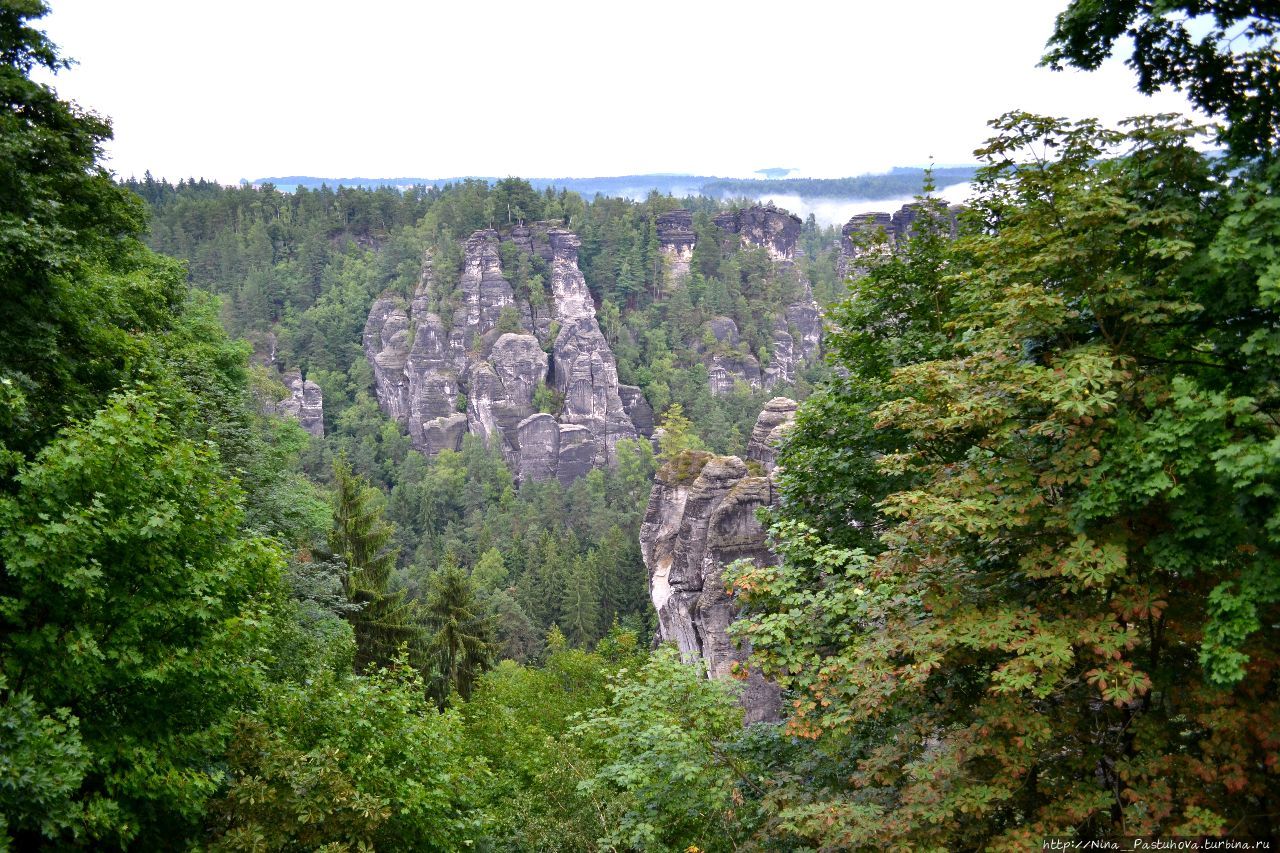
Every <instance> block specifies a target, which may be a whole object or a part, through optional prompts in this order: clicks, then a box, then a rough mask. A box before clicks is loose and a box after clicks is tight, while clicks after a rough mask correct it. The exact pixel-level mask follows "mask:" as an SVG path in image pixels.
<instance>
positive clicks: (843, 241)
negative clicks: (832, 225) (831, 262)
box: [836, 202, 961, 279]
mask: <svg viewBox="0 0 1280 853" xmlns="http://www.w3.org/2000/svg"><path fill="white" fill-rule="evenodd" d="M920 210H921V203H920V202H911V203H909V204H904V205H903V206H902V207H901V208H899V209H898V211H897V213H885V212H882V211H881V212H875V213H859V214H857V215H856V216H853V217H852V218H850V219H849V221H848V222H846V223H845V224H844V226H843V227H842V228H841V229H840V256H839V257H838V258H837V259H836V274H837V275H838V276H839V277H840V278H841V279H843V278H845V277H846V276H848V275H859V274H860V272H861V271H863V270H864V269H865V266H864V265H860V264H859V263H858V259H859V258H861V257H865V256H867V255H870V254H874V253H877V252H893V251H895V250H896V249H897V247H898V246H900V245H902V244H903V243H905V242H906V241H907V240H909V239H911V236H912V234H914V233H915V222H916V220H917V219H918V218H919V217H920ZM960 210H961V208H960V207H959V206H952V207H949V208H946V210H945V212H943V217H944V219H945V227H946V229H947V232H948V234H950V235H951V236H955V233H956V230H957V225H958V215H959V212H960ZM881 233H882V234H883V238H882V239H877V236H878V235H879V234H881Z"/></svg>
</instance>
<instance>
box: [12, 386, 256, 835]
mask: <svg viewBox="0 0 1280 853" xmlns="http://www.w3.org/2000/svg"><path fill="white" fill-rule="evenodd" d="M15 485H16V489H15V491H14V492H13V493H12V494H6V495H3V496H0V529H3V530H4V534H3V536H0V560H2V561H3V565H4V569H5V573H4V581H3V592H2V594H0V623H2V624H3V639H2V640H0V662H2V664H3V677H4V678H5V680H6V681H7V682H8V684H9V685H10V689H11V690H13V691H15V692H16V695H17V696H18V697H22V698H20V700H18V701H19V704H18V705H17V706H16V707H18V708H22V707H23V706H24V705H25V706H26V707H27V708H34V709H35V710H34V713H36V714H38V715H39V717H42V718H45V719H50V718H52V719H58V720H62V721H64V723H63V724H64V725H68V726H70V725H71V724H72V718H73V717H74V719H75V720H78V721H79V723H78V729H79V735H80V739H81V741H82V742H83V745H84V749H85V750H86V751H87V753H88V755H89V756H90V760H91V766H92V768H93V772H92V774H89V775H86V776H85V778H84V779H83V781H82V783H81V784H79V785H77V786H76V787H75V790H74V791H67V793H68V794H70V797H71V799H72V801H73V802H74V808H76V809H77V810H79V811H80V822H79V823H78V824H77V825H75V826H74V827H70V828H69V829H70V831H69V835H64V836H63V837H76V838H79V839H83V840H97V841H98V842H100V843H103V844H127V843H140V844H158V843H161V841H160V840H161V839H164V838H169V837H171V836H173V835H177V836H179V837H181V836H184V835H186V834H187V833H189V832H190V831H191V829H192V827H193V826H194V825H197V824H198V822H199V820H200V816H201V814H202V810H203V807H204V802H205V800H206V798H207V797H209V796H210V795H211V794H212V793H213V792H214V791H215V790H216V788H217V784H218V778H219V777H218V774H217V771H216V770H214V769H213V768H212V767H211V766H210V763H209V762H210V759H211V757H212V756H213V755H215V754H216V751H217V749H218V744H219V739H220V734H219V732H220V728H221V726H222V725H223V723H224V722H225V721H226V719H227V717H228V715H229V714H230V713H231V712H232V711H233V709H235V708H236V707H237V706H238V704H239V703H241V702H244V701H245V700H247V699H248V698H249V695H250V691H251V690H252V689H253V685H254V680H253V672H252V669H251V667H250V665H249V662H248V660H247V654H246V653H247V651H248V649H249V648H251V646H249V645H248V644H250V643H252V642H253V641H254V637H255V634H256V631H255V629H254V627H253V626H254V620H253V618H252V613H253V612H254V610H255V609H256V608H257V607H258V606H259V605H258V604H255V602H254V597H255V595H257V594H258V593H259V592H260V591H262V590H265V589H266V588H268V587H269V586H270V584H271V583H272V578H273V577H274V575H275V573H276V572H278V570H279V557H278V555H277V553H276V552H275V551H274V550H273V549H272V548H271V547H269V546H268V545H267V544H266V543H264V542H261V541H257V540H251V539H245V538H243V537H242V536H241V535H240V534H239V531H238V528H239V524H240V522H241V514H240V510H239V507H238V506H237V502H238V500H239V497H240V494H239V491H238V489H236V488H235V487H234V485H232V484H231V483H229V482H228V481H226V480H225V479H223V478H222V477H221V476H220V475H219V467H218V464H217V459H216V455H215V452H214V449H213V448H212V447H211V446H210V445H209V444H208V443H200V444H197V443H195V442H192V441H190V440H188V439H186V438H184V437H182V436H181V434H180V433H179V432H178V431H177V429H176V428H175V426H174V424H173V423H172V421H171V420H170V418H169V416H168V413H167V411H166V407H165V405H164V404H163V403H162V402H161V401H160V400H158V399H157V398H156V396H155V395H154V394H153V393H151V392H149V391H146V390H138V391H130V392H123V393H120V394H118V395H115V396H114V397H112V398H111V400H110V401H109V402H108V404H107V405H106V406H105V407H104V408H103V409H102V410H101V411H100V412H99V413H98V414H97V415H96V416H94V417H93V418H92V419H91V420H89V421H87V422H84V423H81V424H77V425H74V426H71V427H68V428H67V429H65V430H64V431H63V432H62V433H61V434H60V435H59V436H58V437H57V438H55V439H54V440H53V441H52V442H50V443H49V444H48V445H47V446H46V447H45V448H44V449H43V450H42V451H41V452H40V454H39V455H38V456H37V457H36V458H35V459H33V460H31V461H30V462H29V463H27V464H25V465H23V466H22V468H21V469H20V471H19V473H18V475H17V477H16V483H15ZM11 701H12V700H11ZM31 703H34V704H31ZM27 716H30V713H28V714H27ZM46 730H47V726H46ZM70 743H74V741H71V742H70ZM86 769H87V768H86ZM64 790H65V789H64ZM69 808H71V806H69V805H67V804H66V803H65V802H64V803H60V804H58V805H56V806H52V805H51V808H50V813H51V814H53V815H63V816H64V817H62V818H57V819H54V818H41V819H40V821H41V823H42V824H43V825H44V827H45V828H52V827H54V826H57V827H58V828H61V829H63V830H64V832H65V831H66V830H67V827H66V819H65V816H66V815H67V814H68V813H69V812H68V809H69ZM50 820H55V823H50V822H49V821H50Z"/></svg>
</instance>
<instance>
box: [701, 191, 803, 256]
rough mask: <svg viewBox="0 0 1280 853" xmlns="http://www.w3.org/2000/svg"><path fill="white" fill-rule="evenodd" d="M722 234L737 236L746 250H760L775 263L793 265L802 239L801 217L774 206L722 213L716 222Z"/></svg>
mask: <svg viewBox="0 0 1280 853" xmlns="http://www.w3.org/2000/svg"><path fill="white" fill-rule="evenodd" d="M714 222H715V224H716V227H718V228H719V229H720V230H722V231H724V232H726V233H729V234H736V235H738V239H739V240H740V241H741V242H742V245H743V246H761V247H763V248H764V249H765V251H767V252H768V253H769V257H771V258H773V259H774V260H775V261H793V260H795V257H796V241H797V240H798V239H799V238H800V217H798V216H796V215H795V214H794V213H788V212H787V211H785V210H783V209H781V208H779V207H774V206H773V205H772V204H764V205H759V204H758V205H755V206H753V207H744V208H742V209H741V210H734V211H730V212H728V213H721V214H720V215H719V216H717V217H716V218H715V220H714Z"/></svg>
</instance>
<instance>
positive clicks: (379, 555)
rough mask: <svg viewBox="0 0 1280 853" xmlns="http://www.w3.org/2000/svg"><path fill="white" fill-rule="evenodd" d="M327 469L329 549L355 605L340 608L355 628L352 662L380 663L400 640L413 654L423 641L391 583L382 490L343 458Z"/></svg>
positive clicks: (413, 613) (411, 606)
mask: <svg viewBox="0 0 1280 853" xmlns="http://www.w3.org/2000/svg"><path fill="white" fill-rule="evenodd" d="M333 475H334V486H335V493H334V508H333V510H334V511H333V530H332V531H331V532H330V535H329V550H330V552H331V553H332V554H333V556H334V557H336V558H337V559H338V560H341V561H342V563H343V564H344V566H345V571H344V572H343V575H342V586H343V591H344V592H345V593H346V597H347V600H348V601H349V602H351V604H353V605H358V607H359V609H355V608H352V609H350V610H348V611H346V616H347V618H348V619H349V620H350V621H351V625H352V627H353V628H354V629H355V637H356V650H357V651H356V666H357V667H359V668H364V667H367V666H373V665H383V666H386V665H388V664H389V663H390V662H391V661H392V660H393V659H394V657H395V655H396V653H397V649H398V648H399V647H400V646H401V645H405V644H407V645H408V646H410V647H412V648H413V649H414V651H415V659H416V655H417V650H418V648H419V647H420V645H421V643H422V641H423V631H422V624H421V617H420V616H419V613H418V609H417V607H416V606H415V603H414V602H413V601H411V600H409V599H407V598H406V597H405V595H404V593H403V592H401V591H395V590H392V589H391V571H392V569H393V568H394V566H395V560H396V552H395V548H394V547H393V546H392V544H391V543H392V539H393V538H394V536H395V530H394V528H393V527H392V526H391V525H389V524H387V522H386V521H384V520H383V517H382V508H381V506H380V504H381V498H382V496H381V494H379V493H378V491H377V490H375V489H373V488H370V487H369V485H368V484H366V483H365V482H364V481H363V480H361V479H360V478H359V477H357V476H356V475H354V474H353V473H352V472H351V466H350V465H348V464H347V462H346V460H345V459H339V460H338V461H337V462H336V463H335V465H334V468H333Z"/></svg>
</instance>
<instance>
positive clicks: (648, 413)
mask: <svg viewBox="0 0 1280 853" xmlns="http://www.w3.org/2000/svg"><path fill="white" fill-rule="evenodd" d="M618 396H619V397H621V398H622V408H623V409H624V410H625V411H626V413H627V417H629V418H631V423H633V424H635V427H636V432H638V433H640V434H641V435H643V436H644V437H645V438H652V437H653V429H654V426H655V421H654V414H653V406H650V405H649V401H648V400H646V399H645V397H644V392H643V391H641V390H640V388H639V386H637V385H619V386H618Z"/></svg>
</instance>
